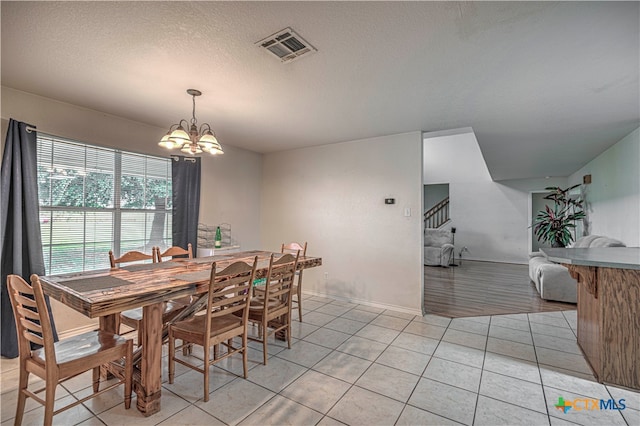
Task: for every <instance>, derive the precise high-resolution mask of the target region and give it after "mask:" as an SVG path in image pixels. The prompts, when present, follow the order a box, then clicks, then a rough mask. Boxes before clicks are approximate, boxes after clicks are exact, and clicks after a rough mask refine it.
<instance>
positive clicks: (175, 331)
mask: <svg viewBox="0 0 640 426" xmlns="http://www.w3.org/2000/svg"><path fill="white" fill-rule="evenodd" d="M257 264H258V257H257V256H256V257H255V258H254V260H253V265H249V264H247V263H245V262H242V261H239V262H235V263H232V264H231V265H229V266H228V267H226V268H225V269H223V270H222V271H220V272H216V263H215V262H214V263H213V264H212V266H211V275H210V278H209V292H208V299H207V308H206V310H205V313H204V315H197V316H195V317H192V318H190V319H187V320H184V321H178V322H175V323H173V324H170V325H169V383H173V379H174V376H175V363H176V362H178V363H180V364H182V365H184V366H186V367H189V368H191V369H193V370H196V371H198V372H200V373H202V374H204V401H205V402H207V401H209V366H211V365H213V364H215V363H217V362H219V361H221V360H223V359H225V358H227V357H229V356H231V355H234V354H236V353H239V352H242V366H243V370H244V378H245V379H246V378H247V322H248V316H249V309H248V307H249V301H250V300H251V286H252V283H253V279H254V277H255V273H256V265H257ZM237 337H240V342H239V343H238V344H234V340H233V339H234V338H237ZM176 339H180V340H182V346H185V345H200V346H202V347H203V349H204V366H202V367H200V366H199V365H194V364H191V363H189V362H187V361H186V358H185V359H181V358H177V357H176V343H175V341H176ZM219 345H223V346H224V347H226V353H225V354H224V355H219V351H218V350H217V348H218V346H219ZM212 346H214V356H213V358H211V352H210V350H211V347H212ZM178 349H179V347H178Z"/></svg>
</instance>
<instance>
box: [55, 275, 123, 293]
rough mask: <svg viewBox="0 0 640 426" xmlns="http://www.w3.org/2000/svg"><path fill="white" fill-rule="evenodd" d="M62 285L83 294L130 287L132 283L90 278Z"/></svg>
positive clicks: (113, 278) (115, 279) (109, 277)
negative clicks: (124, 286) (125, 286)
mask: <svg viewBox="0 0 640 426" xmlns="http://www.w3.org/2000/svg"><path fill="white" fill-rule="evenodd" d="M60 284H63V285H65V286H67V287H69V288H70V289H72V290H75V291H77V292H80V293H82V292H87V291H93V290H102V289H107V288H114V287H120V286H123V285H130V284H132V283H130V282H129V281H127V280H123V279H122V278H117V277H112V276H106V277H90V278H80V279H77V280H69V281H62V282H61V283H60Z"/></svg>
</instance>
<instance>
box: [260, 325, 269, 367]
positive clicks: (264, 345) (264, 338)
mask: <svg viewBox="0 0 640 426" xmlns="http://www.w3.org/2000/svg"><path fill="white" fill-rule="evenodd" d="M260 330H262V357H263V361H262V363H263V364H264V365H267V336H268V334H267V323H266V322H263V323H261V324H260Z"/></svg>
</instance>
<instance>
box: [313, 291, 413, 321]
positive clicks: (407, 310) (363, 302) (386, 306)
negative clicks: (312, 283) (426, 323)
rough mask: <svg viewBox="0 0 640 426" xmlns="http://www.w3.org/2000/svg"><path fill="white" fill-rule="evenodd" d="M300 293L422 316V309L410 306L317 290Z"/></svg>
mask: <svg viewBox="0 0 640 426" xmlns="http://www.w3.org/2000/svg"><path fill="white" fill-rule="evenodd" d="M302 294H306V295H310V296H319V297H326V298H329V299H334V300H339V301H341V302H348V303H355V304H358V305H365V306H371V307H372V308H380V309H389V310H391V311H396V312H402V313H405V314H410V315H417V316H420V317H421V316H423V315H422V311H420V310H415V309H411V308H405V307H403V306H397V305H391V304H386V303H375V302H371V301H368V300H362V299H356V298H351V297H343V296H338V295H334V294H327V293H317V292H314V291H303V292H302Z"/></svg>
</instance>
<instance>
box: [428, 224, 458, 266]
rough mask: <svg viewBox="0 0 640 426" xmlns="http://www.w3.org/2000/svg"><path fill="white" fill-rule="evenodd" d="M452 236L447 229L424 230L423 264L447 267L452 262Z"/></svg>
mask: <svg viewBox="0 0 640 426" xmlns="http://www.w3.org/2000/svg"><path fill="white" fill-rule="evenodd" d="M452 256H453V234H452V233H451V231H450V230H448V229H433V228H426V229H425V230H424V264H425V265H428V266H449V263H450V262H451V261H452V260H453V258H452Z"/></svg>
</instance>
